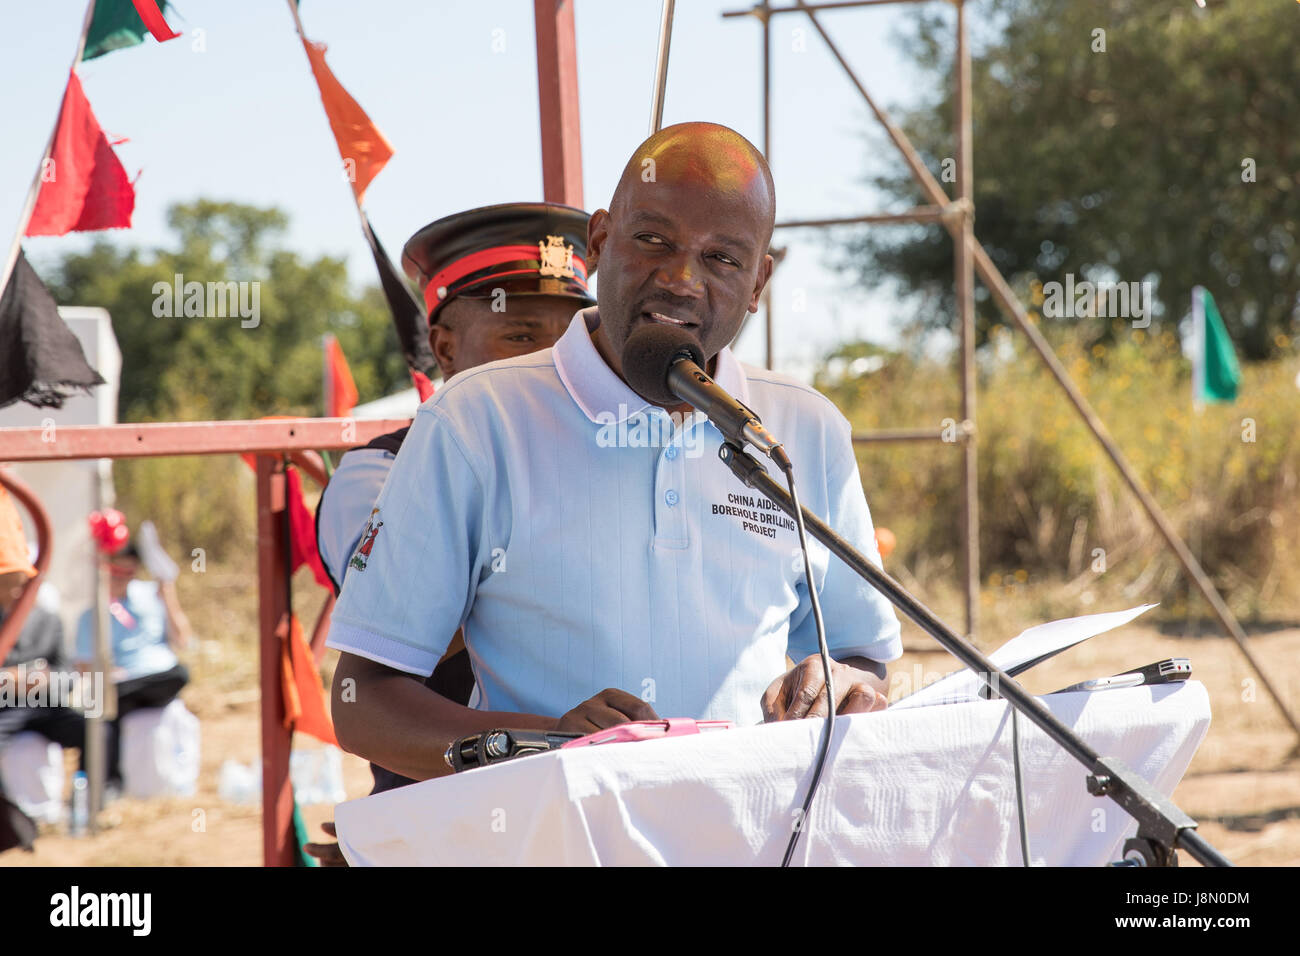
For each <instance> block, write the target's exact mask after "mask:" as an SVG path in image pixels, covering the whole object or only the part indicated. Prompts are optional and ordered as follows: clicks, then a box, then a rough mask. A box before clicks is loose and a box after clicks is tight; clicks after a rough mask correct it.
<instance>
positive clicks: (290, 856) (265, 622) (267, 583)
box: [257, 455, 296, 866]
mask: <svg viewBox="0 0 1300 956" xmlns="http://www.w3.org/2000/svg"><path fill="white" fill-rule="evenodd" d="M285 486H286V481H285V475H284V465H283V461H282V459H281V458H280V457H279V456H273V455H258V456H257V595H258V600H257V621H258V648H259V651H258V661H259V668H258V670H259V673H260V677H261V687H262V700H261V721H262V864H263V865H264V866H293V865H294V858H295V853H296V850H295V848H294V845H293V790H292V788H291V787H290V785H289V749H290V744H291V741H292V738H293V735H292V732H291V731H290V730H288V729H287V728H286V727H285V726H284V692H283V690H282V689H281V684H280V638H279V636H278V635H277V634H276V629H277V627H278V626H279V624H280V620H281V618H282V617H284V615H285V614H286V613H287V612H288V610H289V594H288V591H287V589H286V587H285V578H286V574H287V570H288V566H287V564H286V563H285V557H284V556H285V552H286V550H287V547H288V541H287V539H286V536H285V522H284V512H285V508H286V501H285V498H286V493H285V492H286V487H285Z"/></svg>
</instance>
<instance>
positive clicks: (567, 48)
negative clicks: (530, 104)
mask: <svg viewBox="0 0 1300 956" xmlns="http://www.w3.org/2000/svg"><path fill="white" fill-rule="evenodd" d="M533 22H534V24H535V27H536V42H537V102H538V118H539V119H540V121H541V128H542V195H543V198H544V199H545V200H546V201H547V202H558V203H565V204H566V205H569V206H576V207H577V208H579V209H580V208H582V206H583V202H582V128H581V125H580V124H579V122H578V46H577V39H576V38H575V35H574V29H573V2H572V0H533Z"/></svg>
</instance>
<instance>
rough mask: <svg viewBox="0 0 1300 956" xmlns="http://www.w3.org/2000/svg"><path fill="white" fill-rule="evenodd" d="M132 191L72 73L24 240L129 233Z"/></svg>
mask: <svg viewBox="0 0 1300 956" xmlns="http://www.w3.org/2000/svg"><path fill="white" fill-rule="evenodd" d="M134 209H135V190H134V189H133V188H132V187H131V181H130V180H129V179H127V178H126V170H124V169H123V168H122V164H121V163H120V162H118V159H117V155H116V154H115V153H114V152H113V147H111V146H110V145H109V143H108V138H107V137H106V136H105V135H104V131H103V130H102V129H100V128H99V123H98V122H97V121H96V119H95V114H94V113H93V112H92V111H91V109H90V103H89V102H87V100H86V94H85V93H84V92H83V91H82V89H81V80H80V79H79V78H78V77H77V74H76V71H73V72H72V73H71V74H69V76H68V88H67V90H66V91H65V92H64V94H63V107H62V108H61V109H60V110H59V125H58V129H57V130H55V133H54V148H53V150H52V151H51V152H50V156H49V158H48V159H47V160H46V162H45V165H44V168H43V169H42V170H41V191H40V193H39V195H37V197H36V208H35V209H34V210H33V212H32V218H31V221H30V222H29V223H28V224H27V235H29V236H62V235H64V234H65V233H69V232H92V231H94V230H96V229H129V228H130V226H131V213H132V211H133V210H134Z"/></svg>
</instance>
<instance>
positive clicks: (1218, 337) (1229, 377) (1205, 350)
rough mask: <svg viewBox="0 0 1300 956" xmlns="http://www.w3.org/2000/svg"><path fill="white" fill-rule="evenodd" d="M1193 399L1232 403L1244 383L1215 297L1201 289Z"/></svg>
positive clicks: (1195, 314)
mask: <svg viewBox="0 0 1300 956" xmlns="http://www.w3.org/2000/svg"><path fill="white" fill-rule="evenodd" d="M1192 327H1193V330H1194V335H1195V351H1194V352H1193V354H1192V398H1193V400H1194V401H1197V402H1232V401H1235V400H1236V398H1237V387H1238V386H1239V385H1240V384H1241V367H1240V366H1239V365H1238V364H1237V353H1236V351H1235V350H1234V349H1233V347H1232V339H1231V338H1230V337H1229V336H1228V330H1227V329H1225V328H1224V327H1223V319H1222V318H1221V317H1220V315H1219V309H1218V307H1217V306H1216V305H1215V304H1214V296H1212V295H1210V293H1209V291H1208V290H1206V289H1204V288H1202V287H1201V286H1197V287H1196V288H1195V289H1193V290H1192Z"/></svg>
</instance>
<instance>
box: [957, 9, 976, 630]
mask: <svg viewBox="0 0 1300 956" xmlns="http://www.w3.org/2000/svg"><path fill="white" fill-rule="evenodd" d="M956 2H957V52H956V68H955V69H954V70H953V73H954V74H955V76H954V77H953V82H954V86H955V87H956V89H955V104H956V109H955V111H954V116H953V127H954V132H955V133H956V136H955V139H956V143H957V184H956V185H957V202H958V205H959V208H960V216H961V218H960V223H959V228H960V231H961V235H960V238H958V239H956V240H955V241H954V246H955V252H956V255H955V256H954V265H953V267H954V269H955V271H956V296H957V320H958V322H959V323H960V325H961V417H962V431H963V433H964V435H965V441H963V442H962V443H961V457H962V509H961V511H962V544H963V545H964V549H965V556H964V561H963V565H964V569H965V572H966V573H965V578H966V580H965V592H966V636H967V637H974V636H975V629H976V622H977V618H978V614H979V600H978V598H979V587H980V524H979V522H980V519H979V471H978V468H977V462H976V453H977V451H978V449H977V447H976V441H975V270H974V266H973V263H972V261H971V256H970V252H969V249H970V246H969V243H970V242H973V241H974V234H975V227H974V218H975V215H974V195H973V194H972V178H973V170H972V169H971V152H972V150H971V108H970V96H971V94H970V44H969V43H967V38H966V3H965V0H956Z"/></svg>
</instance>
